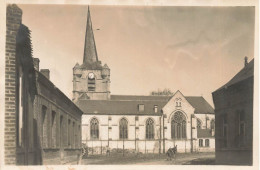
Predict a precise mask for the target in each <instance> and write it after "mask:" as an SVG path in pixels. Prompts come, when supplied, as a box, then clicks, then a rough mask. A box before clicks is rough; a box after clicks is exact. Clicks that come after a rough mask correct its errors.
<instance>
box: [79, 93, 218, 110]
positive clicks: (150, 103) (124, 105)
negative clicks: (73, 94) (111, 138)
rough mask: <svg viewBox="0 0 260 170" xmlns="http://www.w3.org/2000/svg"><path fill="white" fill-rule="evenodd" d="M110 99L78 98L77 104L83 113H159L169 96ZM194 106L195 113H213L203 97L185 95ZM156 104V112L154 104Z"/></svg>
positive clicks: (117, 97)
mask: <svg viewBox="0 0 260 170" xmlns="http://www.w3.org/2000/svg"><path fill="white" fill-rule="evenodd" d="M110 97H111V98H110V100H79V101H78V102H77V105H78V106H79V107H80V108H81V109H82V111H83V112H84V113H85V114H111V115H161V109H162V108H163V107H164V106H165V105H166V104H167V103H168V101H169V100H170V98H171V96H135V95H111V96H110ZM186 99H187V101H188V102H189V103H190V104H191V105H192V106H193V107H194V108H195V113H201V114H214V109H213V108H212V107H211V106H210V105H209V103H208V102H207V101H206V100H205V99H204V98H203V97H186ZM139 104H144V111H142V112H139V111H138V105H139ZM155 105H157V106H158V109H157V110H158V111H157V113H155V112H154V106H155Z"/></svg>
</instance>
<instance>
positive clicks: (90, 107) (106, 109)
mask: <svg viewBox="0 0 260 170" xmlns="http://www.w3.org/2000/svg"><path fill="white" fill-rule="evenodd" d="M77 104H78V106H79V108H81V109H82V111H83V112H84V113H86V114H93V113H94V114H106V115H107V114H111V115H129V114H130V115H161V111H160V110H161V109H162V107H163V106H164V105H165V104H166V102H165V101H147V100H143V101H140V100H137V101H134V100H130V101H129V100H128V101H126V100H125V101H124V100H79V101H78V102H77ZM139 104H144V111H142V112H139V111H138V105H139ZM154 105H157V106H158V112H157V113H155V112H154Z"/></svg>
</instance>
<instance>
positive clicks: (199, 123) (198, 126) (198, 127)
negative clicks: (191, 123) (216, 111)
mask: <svg viewBox="0 0 260 170" xmlns="http://www.w3.org/2000/svg"><path fill="white" fill-rule="evenodd" d="M201 124H202V123H201V121H200V120H199V119H197V129H201Z"/></svg>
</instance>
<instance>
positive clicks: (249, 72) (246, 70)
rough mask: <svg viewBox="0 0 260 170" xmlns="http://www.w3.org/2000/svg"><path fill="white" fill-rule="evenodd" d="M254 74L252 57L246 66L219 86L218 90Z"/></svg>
mask: <svg viewBox="0 0 260 170" xmlns="http://www.w3.org/2000/svg"><path fill="white" fill-rule="evenodd" d="M252 76H254V59H252V60H251V61H250V62H249V63H248V65H247V66H245V67H244V68H243V69H242V70H240V71H239V72H238V73H237V74H236V75H235V76H234V77H233V78H232V79H231V80H230V81H229V82H227V83H226V84H225V85H224V86H222V87H220V88H219V89H217V90H216V91H218V90H221V89H223V88H226V87H229V86H231V85H233V84H236V83H238V82H240V81H243V80H246V79H247V78H249V77H252Z"/></svg>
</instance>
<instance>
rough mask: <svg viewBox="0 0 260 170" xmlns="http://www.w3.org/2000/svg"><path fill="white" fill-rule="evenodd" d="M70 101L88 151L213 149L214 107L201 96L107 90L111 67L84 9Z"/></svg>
mask: <svg viewBox="0 0 260 170" xmlns="http://www.w3.org/2000/svg"><path fill="white" fill-rule="evenodd" d="M73 101H74V102H75V103H76V104H77V105H78V106H79V108H80V109H81V110H82V111H83V112H84V115H83V116H82V142H83V143H84V144H85V145H87V147H88V148H89V153H90V154H102V153H105V152H106V149H107V148H108V147H109V148H110V149H112V150H117V151H122V149H123V151H125V150H127V151H133V152H143V153H161V152H163V153H164V152H165V151H166V150H167V149H168V148H170V147H173V146H175V145H177V146H178V151H179V152H197V151H201V152H202V151H214V148H215V139H214V133H215V130H214V128H215V127H214V124H215V123H214V117H215V116H214V109H213V108H212V107H211V106H210V105H209V103H208V102H207V101H206V100H205V99H204V98H203V97H202V96H196V97H195V96H190V97H189V96H184V95H183V94H182V93H181V92H180V91H177V92H176V93H175V94H174V95H173V96H131V95H111V94H110V68H109V67H108V66H107V64H104V65H102V64H101V61H99V60H98V55H97V50H96V45H95V39H94V34H93V30H92V23H91V16H90V11H89V10H88V18H87V27H86V37H85V48H84V56H83V63H82V64H81V65H80V64H78V63H77V64H76V65H75V67H74V68H73Z"/></svg>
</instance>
